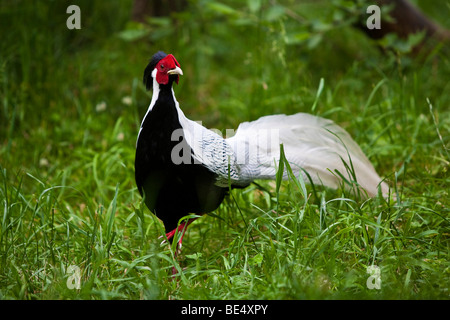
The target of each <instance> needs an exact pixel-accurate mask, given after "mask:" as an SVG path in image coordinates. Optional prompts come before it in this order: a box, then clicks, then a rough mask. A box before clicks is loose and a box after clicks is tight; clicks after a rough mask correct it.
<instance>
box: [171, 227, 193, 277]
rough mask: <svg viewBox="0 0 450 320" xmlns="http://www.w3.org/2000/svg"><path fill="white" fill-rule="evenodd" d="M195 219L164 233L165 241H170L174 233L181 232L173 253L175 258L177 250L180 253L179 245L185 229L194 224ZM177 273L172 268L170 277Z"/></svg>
mask: <svg viewBox="0 0 450 320" xmlns="http://www.w3.org/2000/svg"><path fill="white" fill-rule="evenodd" d="M195 219H197V218H193V219H189V220H188V221H187V222H183V223H181V224H180V225H179V226H178V227H176V228H175V229H173V230H172V231H170V232H168V233H166V237H167V239H172V238H173V236H174V235H175V233H177V232H180V231H182V234H181V237H180V240H179V241H178V244H177V249H176V251H175V257H176V256H178V250H180V251H181V244H182V242H183V238H184V234H185V233H186V230H187V227H188V226H189V225H190V224H191V223H192V222H194V220H195ZM176 273H177V269H176V268H175V266H174V267H173V268H172V275H175V274H176Z"/></svg>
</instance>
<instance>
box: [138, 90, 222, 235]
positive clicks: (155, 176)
mask: <svg viewBox="0 0 450 320" xmlns="http://www.w3.org/2000/svg"><path fill="white" fill-rule="evenodd" d="M161 87H162V88H161V91H160V93H159V97H158V100H157V101H156V103H155V105H154V106H153V109H152V110H151V111H150V112H149V113H148V114H147V116H146V118H145V119H144V123H143V124H142V129H141V132H140V134H139V138H138V142H137V148H136V158H135V178H136V184H137V186H138V189H139V192H140V193H141V195H143V196H144V199H145V203H146V205H147V207H148V208H149V209H150V210H151V211H152V212H153V213H154V214H156V216H158V218H160V219H161V220H162V221H163V222H164V225H165V228H166V230H167V231H170V230H173V229H175V228H176V226H177V223H178V221H179V219H180V218H182V217H184V216H186V215H188V214H191V213H195V214H204V213H208V212H210V211H213V210H215V209H216V208H217V207H218V206H219V205H220V203H221V202H222V201H223V198H224V195H225V193H226V188H221V187H217V186H215V184H214V183H215V181H216V174H215V173H213V172H211V171H210V170H208V169H207V168H206V167H204V166H203V165H201V164H194V163H193V160H192V158H190V154H191V150H190V148H189V147H188V146H187V145H184V146H183V148H181V150H183V152H189V158H190V160H191V161H188V163H181V164H174V163H173V161H172V158H171V155H172V150H173V148H174V147H175V146H176V145H178V144H179V143H184V144H185V143H186V142H185V141H184V138H183V136H181V137H180V136H179V135H176V137H177V139H179V140H177V141H172V132H173V131H174V130H177V129H182V127H181V124H180V122H179V120H178V114H177V109H176V107H175V101H174V99H173V96H172V92H171V89H170V88H164V86H161ZM179 149H180V148H177V150H179Z"/></svg>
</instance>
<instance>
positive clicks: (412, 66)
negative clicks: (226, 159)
mask: <svg viewBox="0 0 450 320" xmlns="http://www.w3.org/2000/svg"><path fill="white" fill-rule="evenodd" d="M130 2H131V1H120V2H119V1H108V2H99V1H98V2H93V1H79V2H78V4H79V6H80V8H81V21H82V29H81V30H68V29H67V28H66V24H65V23H66V19H67V17H68V14H66V7H67V6H68V4H67V3H64V2H48V3H46V2H41V1H40V2H28V1H27V2H25V1H16V2H7V3H6V2H5V3H2V4H1V5H0V21H1V22H0V24H1V29H0V32H1V38H2V41H1V43H0V49H1V51H0V90H1V109H0V138H1V140H0V207H1V210H0V298H2V299H115V298H119V299H341V298H344V299H347V298H362V299H448V298H449V283H450V282H449V276H450V268H449V200H448V199H449V195H448V189H449V181H450V179H449V173H448V169H449V150H448V146H449V140H450V136H449V127H450V111H449V110H450V108H449V105H450V95H449V92H450V85H449V81H448V79H449V78H450V65H449V64H450V60H449V55H448V48H446V47H442V46H437V47H435V48H434V49H433V50H432V51H431V52H429V53H427V54H422V55H420V56H419V57H417V58H413V57H412V56H411V55H408V54H407V51H408V48H409V47H408V46H409V45H410V43H407V42H406V43H403V42H401V41H399V40H393V42H391V43H382V45H384V46H385V47H388V46H390V47H391V48H393V49H394V50H395V53H393V52H387V53H383V52H382V50H379V48H378V47H377V46H376V44H375V43H373V42H371V41H369V40H368V39H366V38H365V36H364V35H363V34H362V33H360V32H359V31H357V30H354V29H353V28H352V27H351V26H349V23H347V16H346V15H345V14H343V13H342V12H343V11H341V10H338V9H337V7H336V6H333V5H331V2H328V1H320V2H299V3H297V4H296V5H295V6H294V5H292V4H291V2H289V1H287V2H286V3H287V4H286V7H287V8H288V9H289V10H287V11H286V10H283V9H282V8H281V7H280V6H278V5H274V4H273V3H272V2H271V4H266V3H265V1H263V5H262V6H260V5H259V4H260V2H259V1H248V4H247V3H246V2H239V1H231V2H229V4H228V5H223V4H220V3H219V4H218V3H217V2H213V1H193V2H192V5H191V7H190V8H189V10H188V11H187V12H184V13H180V14H177V15H176V16H175V17H174V21H175V22H173V21H171V20H169V19H166V18H158V19H153V20H152V21H151V26H150V27H146V28H142V27H140V26H137V25H136V24H133V23H130V22H129V15H130ZM337 2H339V1H334V2H332V3H334V4H336V3H337ZM341 2H342V3H344V2H343V1H341ZM418 3H419V4H420V5H421V6H422V7H423V9H424V10H425V11H426V12H428V13H429V14H430V15H431V16H432V17H433V18H434V19H436V20H437V21H438V22H440V23H442V24H444V25H445V23H447V25H446V27H450V26H449V25H448V21H447V20H446V17H448V13H449V9H448V8H449V6H448V4H447V7H444V8H442V10H441V9H439V10H437V9H436V8H435V7H433V6H434V5H435V4H429V3H428V2H426V3H425V2H424V3H422V2H421V1H419V2H418ZM331 21H334V22H335V23H331ZM411 41H412V40H411ZM157 50H165V51H166V52H171V53H173V54H174V55H175V56H176V57H177V59H178V61H179V62H180V64H181V67H182V68H183V71H184V74H185V75H184V76H183V77H182V78H181V79H180V84H179V85H178V86H177V87H176V88H175V92H176V95H177V98H178V100H179V101H180V104H181V107H182V108H183V110H184V112H185V114H186V115H187V116H188V117H190V118H191V119H193V120H202V121H203V124H204V125H206V126H207V127H215V128H220V129H225V128H236V127H237V125H238V124H239V123H240V122H242V121H247V120H253V119H256V118H258V117H260V116H263V115H267V114H274V113H287V114H291V113H295V112H310V113H314V114H317V115H321V116H324V117H328V118H331V119H333V120H335V121H336V122H337V123H339V124H341V125H342V126H343V127H345V128H346V129H347V130H348V131H349V132H350V133H351V134H352V136H353V137H354V138H355V140H356V141H357V142H358V143H359V144H360V145H361V146H362V148H363V150H364V151H365V153H366V154H367V155H368V157H369V158H370V159H371V161H372V162H373V164H374V165H375V167H376V168H377V171H378V172H379V173H380V175H381V176H383V177H385V178H386V180H387V181H388V182H389V184H390V186H391V192H392V193H393V194H395V195H396V197H397V198H396V200H393V199H390V200H388V201H386V200H384V199H382V198H374V199H368V200H361V199H358V198H356V197H355V196H353V195H351V194H348V193H346V192H345V191H343V190H329V189H325V188H323V187H320V186H314V187H312V186H308V185H307V186H306V187H304V186H303V184H302V181H298V180H296V179H293V180H291V181H286V182H283V183H282V184H281V186H280V188H279V190H278V189H277V184H276V182H264V181H262V182H258V185H252V186H250V187H249V188H247V189H244V190H235V191H233V192H232V193H231V196H230V197H228V198H227V199H226V200H225V201H224V203H223V204H222V205H221V206H220V208H219V209H217V210H216V211H215V212H213V213H211V214H210V215H208V216H205V217H203V218H201V219H198V220H197V221H196V222H194V223H193V224H192V225H191V227H190V228H189V230H188V232H187V236H186V238H185V240H184V246H183V252H182V255H181V256H180V257H179V259H178V260H176V259H174V255H173V252H174V251H173V248H170V247H169V246H167V245H160V242H161V240H160V239H158V237H159V236H160V235H161V234H162V230H163V229H162V225H161V224H160V222H159V221H158V220H157V219H156V218H155V216H153V215H152V214H151V213H150V212H149V211H148V209H147V208H146V207H145V206H144V205H143V204H142V203H141V198H140V196H139V194H138V192H137V189H136V187H135V184H134V168H133V165H134V148H135V141H136V135H137V132H138V128H139V124H140V119H141V117H142V116H143V115H144V113H145V111H146V108H147V106H148V104H149V101H150V93H148V92H145V90H144V87H143V86H142V84H141V76H142V73H143V69H144V68H145V66H146V64H147V61H148V59H149V58H150V56H151V55H152V54H153V53H154V52H156V51H157ZM402 51H404V52H402ZM321 79H323V84H324V86H323V90H322V91H321V94H320V96H318V94H317V92H318V88H319V83H320V82H321ZM224 132H225V131H224ZM277 191H278V192H277ZM174 263H175V265H176V267H177V268H178V270H179V271H180V270H181V269H184V270H183V271H182V272H179V274H178V275H177V276H176V277H177V279H178V281H172V280H171V279H170V275H171V271H172V266H173V264H174ZM371 265H376V266H378V267H379V268H380V269H379V270H380V276H381V287H380V289H369V288H368V286H367V283H366V281H367V279H368V278H369V276H370V274H368V273H367V267H368V266H371ZM71 266H76V268H78V269H73V267H72V268H71ZM74 270H75V271H74ZM77 274H79V275H80V288H79V289H77V288H73V289H71V285H73V284H76V281H73V279H74V277H75V276H76V275H77Z"/></svg>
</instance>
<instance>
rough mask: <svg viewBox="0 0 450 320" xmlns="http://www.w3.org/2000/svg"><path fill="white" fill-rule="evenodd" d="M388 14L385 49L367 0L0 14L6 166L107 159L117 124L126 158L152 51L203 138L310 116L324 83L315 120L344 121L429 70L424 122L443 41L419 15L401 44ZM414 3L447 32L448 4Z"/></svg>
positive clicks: (254, 0) (87, 5)
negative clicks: (271, 117) (390, 82)
mask: <svg viewBox="0 0 450 320" xmlns="http://www.w3.org/2000/svg"><path fill="white" fill-rule="evenodd" d="M383 2H386V3H387V4H383V6H381V8H382V13H381V17H382V18H383V22H382V31H384V30H386V35H385V36H384V35H383V36H384V37H382V38H380V35H379V34H376V31H377V30H373V32H372V34H370V30H368V29H367V27H366V26H365V25H366V20H367V19H368V18H369V16H370V14H368V13H366V8H367V7H368V5H369V4H371V2H368V1H344V0H329V1H300V0H297V1H293V0H286V1H268V0H267V1H265V0H248V1H233V0H228V1H213V0H197V1H195V0H192V1H186V0H178V1H152V0H146V1H145V0H134V1H133V0H128V1H108V2H102V1H72V2H69V1H2V2H1V5H0V25H1V30H0V32H1V39H2V41H1V43H0V55H1V56H0V62H1V64H0V72H1V78H0V81H1V86H0V90H1V95H2V107H1V111H0V121H1V122H0V124H1V125H0V136H1V145H0V147H1V149H0V150H1V152H2V162H4V161H8V160H12V159H10V156H11V155H12V154H14V158H13V161H12V164H14V165H19V166H22V167H23V168H24V169H25V170H31V171H34V169H35V168H38V167H43V168H42V169H43V170H41V169H40V170H39V174H42V172H43V171H45V170H50V171H51V170H52V168H53V169H54V167H55V166H57V165H58V162H59V161H63V160H66V159H67V158H66V157H68V156H70V155H71V150H72V149H74V148H76V147H77V146H81V147H83V148H90V149H97V148H101V146H102V141H103V144H105V142H104V139H105V135H107V134H108V133H109V132H110V131H111V128H114V126H115V125H116V123H117V120H118V119H121V121H122V123H121V124H120V126H121V127H123V128H122V131H123V132H121V133H122V134H123V136H122V135H121V136H120V137H121V139H123V140H124V141H126V143H127V144H128V145H129V146H130V147H132V146H133V144H134V140H135V137H134V135H135V133H136V132H137V131H138V125H139V122H140V118H141V117H142V116H143V114H144V113H145V110H146V108H147V106H148V103H149V100H150V94H151V93H146V92H145V90H143V86H142V85H141V79H142V74H143V69H144V68H145V66H146V64H147V62H148V60H149V58H150V57H151V55H152V54H153V53H155V52H156V51H158V50H163V51H165V52H167V53H173V54H174V55H175V57H177V59H178V61H179V62H180V64H181V66H182V68H183V70H184V72H185V77H183V79H182V80H181V82H180V85H179V87H178V88H176V89H175V90H176V94H177V97H178V100H179V101H180V102H181V106H182V108H183V110H184V111H185V113H186V114H187V115H188V116H189V117H190V118H192V119H194V120H203V123H204V124H205V125H206V126H208V127H214V126H215V127H219V128H221V129H222V128H236V127H237V125H238V123H240V122H242V121H247V120H253V119H256V118H257V117H259V116H262V115H266V114H274V113H295V112H300V111H302V112H310V111H311V106H312V105H313V103H314V101H315V99H316V93H317V90H318V86H319V82H320V79H322V78H323V79H324V83H325V91H324V92H323V94H322V97H321V100H320V103H318V105H317V107H316V108H315V110H314V111H315V112H316V113H319V114H323V115H324V116H327V114H329V113H333V112H334V111H336V108H339V109H340V111H339V112H337V113H336V114H335V115H334V116H332V117H333V118H335V120H337V121H339V122H341V123H342V122H346V121H349V117H352V118H353V117H356V116H357V115H358V113H359V112H360V110H361V107H362V106H364V105H365V104H366V102H367V99H368V98H369V96H370V94H371V92H372V90H373V87H374V86H375V85H376V84H377V83H379V81H380V80H382V79H383V78H391V79H395V80H397V79H402V77H404V76H405V74H407V73H408V72H409V71H411V70H414V69H416V68H417V66H418V65H419V66H421V65H423V62H424V61H425V62H428V64H427V67H426V68H427V70H426V71H427V72H430V73H428V75H427V76H426V78H428V76H429V80H430V81H427V82H426V83H422V81H420V82H421V83H416V84H414V85H415V86H416V87H415V93H416V94H418V95H422V94H423V96H421V97H420V98H421V101H420V103H421V104H422V105H423V108H425V112H426V109H427V105H426V104H425V103H424V97H425V96H429V97H432V98H434V103H435V104H436V105H438V106H442V107H443V106H446V107H448V104H449V98H448V95H447V94H444V93H445V92H448V91H449V90H448V89H449V88H448V74H449V68H448V61H446V62H442V61H440V59H439V56H440V55H446V51H443V50H442V46H443V44H442V43H441V42H440V41H441V40H442V39H444V40H445V39H447V40H448V32H447V31H443V30H441V29H439V27H438V30H437V31H436V30H434V29H433V27H434V26H432V27H431V28H429V26H428V25H426V24H424V23H423V21H420V19H421V17H419V18H417V16H414V15H413V16H412V18H410V19H409V20H406V22H405V23H404V24H402V25H408V23H409V24H410V25H411V26H410V27H404V28H403V29H406V31H404V30H400V31H399V30H398V28H397V29H396V28H395V27H394V28H392V27H391V28H388V23H390V22H391V23H392V21H395V19H394V18H392V17H390V13H392V12H394V11H395V6H396V5H398V4H396V3H397V2H398V1H380V3H383ZM400 2H403V1H400ZM409 3H411V4H413V5H414V6H415V8H418V9H419V10H420V11H421V12H422V13H423V14H424V17H425V19H427V17H428V18H429V20H430V21H431V22H432V23H433V24H436V25H439V26H442V27H443V28H448V27H450V26H449V23H450V22H449V19H448V13H449V10H450V9H449V3H448V2H445V1H444V2H439V3H437V2H432V1H420V0H416V1H409ZM70 4H75V5H78V6H79V8H80V11H81V29H79V30H77V29H73V30H69V29H68V28H67V26H66V21H67V20H68V18H69V17H70V15H71V14H70V13H66V9H67V7H68V6H69V5H70ZM402 10H403V11H402ZM400 12H401V14H400V15H399V16H407V15H408V12H407V11H406V10H404V9H402V8H400ZM397 15H398V13H397ZM418 19H419V21H418ZM417 24H418V25H419V27H417ZM424 25H425V27H423V26H424ZM421 27H422V28H421ZM430 30H431V32H430ZM431 38H434V39H435V41H434V42H433V45H432V46H428V47H423V46H422V45H423V42H425V40H427V39H431ZM444 43H445V41H444ZM427 44H428V43H427ZM417 48H419V49H417ZM416 49H417V50H416ZM418 61H419V62H418ZM416 70H417V69H416ZM441 74H442V76H441ZM408 83H410V82H408ZM418 86H420V88H419V87H418ZM388 87H389V86H388ZM347 90H350V92H347ZM346 94H348V99H345V95H346ZM378 95H379V94H377V95H375V96H374V97H372V98H373V99H375V101H372V103H377V102H379V101H381V100H379V101H377V100H376V99H378V98H377V96H378ZM335 98H338V99H337V101H336V99H335ZM341 98H342V99H341ZM346 100H347V101H348V104H347V101H346ZM399 108H400V106H399V105H398V104H397V105H392V109H396V110H399ZM42 159H44V160H42ZM43 165H44V166H43Z"/></svg>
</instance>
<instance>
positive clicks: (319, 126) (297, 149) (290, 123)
mask: <svg viewBox="0 0 450 320" xmlns="http://www.w3.org/2000/svg"><path fill="white" fill-rule="evenodd" d="M226 141H227V142H228V144H229V145H230V146H231V148H232V149H233V150H234V152H235V160H236V162H235V163H232V164H231V167H233V166H236V167H237V168H236V170H235V172H239V179H237V180H238V181H234V182H238V183H241V184H242V183H246V182H247V183H248V182H251V181H253V180H256V179H275V177H276V170H277V167H278V163H279V160H280V144H283V147H284V152H285V155H286V160H287V161H288V162H289V163H290V166H291V168H292V170H293V172H294V174H295V175H296V176H298V175H299V174H301V175H302V176H303V178H304V179H305V181H308V180H307V176H306V174H305V173H304V172H303V170H305V171H306V172H308V174H309V175H310V177H311V179H312V180H313V182H314V183H315V184H323V185H325V186H328V187H331V188H337V187H338V186H339V185H340V184H341V183H342V179H341V178H340V177H339V174H337V173H336V170H337V171H339V172H340V174H342V176H343V177H345V179H347V180H348V181H355V179H354V176H355V177H356V182H357V183H358V184H359V185H360V186H361V187H362V188H363V189H364V190H366V192H367V194H368V195H369V196H371V197H372V196H375V195H376V194H377V193H378V186H379V185H380V186H381V191H382V193H383V195H385V196H386V195H387V194H388V191H389V189H388V186H387V184H386V183H385V182H382V180H381V178H380V177H379V176H378V174H377V173H376V171H375V169H374V167H373V166H372V164H371V163H370V161H369V160H368V159H367V157H366V156H365V155H364V153H363V152H362V150H361V148H360V147H359V146H358V144H357V143H356V142H355V141H354V140H353V139H352V138H351V136H350V135H349V134H348V133H347V132H346V131H345V130H344V129H343V128H341V127H340V126H338V125H337V124H335V123H334V122H333V121H331V120H328V119H324V118H320V117H317V116H313V115H310V114H306V113H298V114H294V115H290V116H287V115H272V116H266V117H262V118H260V119H258V120H256V121H252V122H244V123H242V124H240V125H239V127H238V130H237V131H236V134H235V135H234V136H233V137H231V138H228V139H226ZM240 160H242V161H240ZM344 162H345V163H346V164H347V166H346V165H344ZM349 168H353V169H354V171H353V172H352V170H349ZM302 169H303V170H302ZM353 175H354V176H353ZM286 178H287V174H286V173H285V175H284V179H286Z"/></svg>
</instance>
